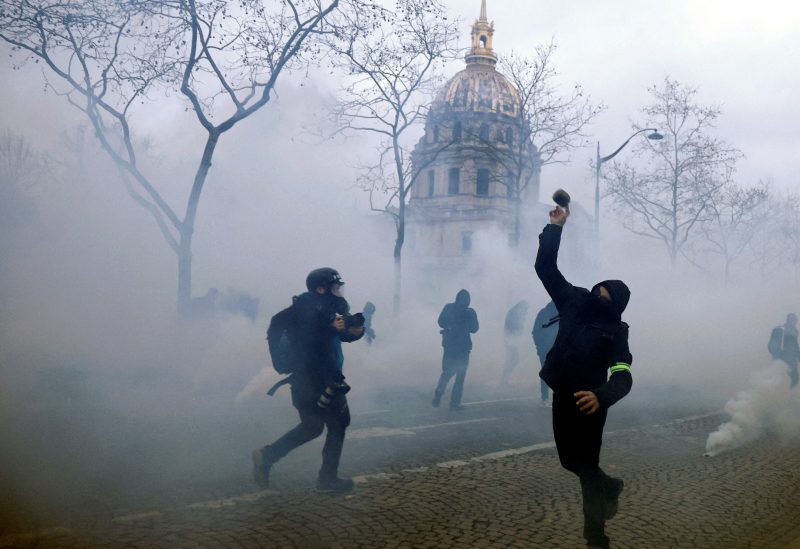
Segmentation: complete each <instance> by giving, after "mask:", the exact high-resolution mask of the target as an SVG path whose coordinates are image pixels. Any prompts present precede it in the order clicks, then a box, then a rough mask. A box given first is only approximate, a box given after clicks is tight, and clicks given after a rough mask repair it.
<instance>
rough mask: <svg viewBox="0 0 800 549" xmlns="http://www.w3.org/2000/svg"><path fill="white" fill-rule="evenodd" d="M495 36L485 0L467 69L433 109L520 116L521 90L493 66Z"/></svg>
mask: <svg viewBox="0 0 800 549" xmlns="http://www.w3.org/2000/svg"><path fill="white" fill-rule="evenodd" d="M493 39H494V23H490V22H489V20H488V19H487V17H486V0H482V2H481V15H480V17H479V18H478V19H477V20H476V21H475V23H474V24H473V25H472V47H471V48H470V51H469V52H468V53H467V56H466V58H465V61H466V63H467V68H466V69H464V70H463V71H461V72H459V73H458V74H456V75H455V76H454V77H453V78H451V79H450V81H449V82H447V84H445V86H444V89H443V90H442V92H441V94H440V95H439V96H438V97H437V99H436V105H435V107H434V108H438V109H443V110H449V111H451V112H485V113H494V114H504V115H506V116H510V117H512V118H516V117H517V116H519V112H520V98H519V93H518V92H517V90H516V88H515V87H514V86H513V85H512V84H511V82H509V81H508V80H507V79H506V77H505V76H503V75H502V74H500V73H499V72H497V70H495V68H494V66H495V65H496V64H497V56H496V55H495V53H494V49H493V48H492V41H493ZM438 109H437V110H438Z"/></svg>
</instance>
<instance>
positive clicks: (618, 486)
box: [605, 478, 625, 520]
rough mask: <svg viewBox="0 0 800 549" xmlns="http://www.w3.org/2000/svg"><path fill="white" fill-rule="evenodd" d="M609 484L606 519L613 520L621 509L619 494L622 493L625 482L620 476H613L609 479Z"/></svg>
mask: <svg viewBox="0 0 800 549" xmlns="http://www.w3.org/2000/svg"><path fill="white" fill-rule="evenodd" d="M608 486H609V487H608V488H607V490H608V492H607V495H606V514H605V517H606V520H611V519H612V518H614V517H615V516H616V515H617V511H619V495H620V494H621V493H622V489H623V488H624V487H625V483H624V482H623V481H622V479H620V478H612V479H610V480H609V483H608Z"/></svg>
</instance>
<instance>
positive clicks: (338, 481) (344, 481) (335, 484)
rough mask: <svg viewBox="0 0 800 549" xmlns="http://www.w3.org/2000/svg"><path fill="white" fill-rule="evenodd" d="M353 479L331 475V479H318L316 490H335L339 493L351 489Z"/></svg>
mask: <svg viewBox="0 0 800 549" xmlns="http://www.w3.org/2000/svg"><path fill="white" fill-rule="evenodd" d="M353 486H354V484H353V481H352V479H349V478H339V477H333V478H331V479H324V480H323V479H318V480H317V490H324V491H326V492H337V493H340V494H343V493H346V492H352V491H353Z"/></svg>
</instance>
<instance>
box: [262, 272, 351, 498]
mask: <svg viewBox="0 0 800 549" xmlns="http://www.w3.org/2000/svg"><path fill="white" fill-rule="evenodd" d="M343 284H344V282H343V281H342V279H341V277H340V276H339V273H338V272H336V271H335V270H334V269H330V268H327V267H325V268H322V269H315V270H313V271H311V273H309V275H308V277H307V278H306V287H307V288H308V291H307V292H306V293H304V294H301V295H299V296H298V297H297V298H296V299H295V300H294V305H293V306H292V309H293V316H292V323H293V325H294V329H293V330H292V334H293V337H294V338H295V339H294V340H293V341H292V347H293V350H294V353H295V355H296V366H295V370H294V372H293V373H292V375H291V376H290V377H289V378H288V382H289V383H291V387H292V405H293V406H294V407H295V408H296V409H297V412H298V413H299V414H300V424H299V425H298V426H297V427H295V428H294V429H292V430H291V431H289V432H288V433H286V434H285V435H283V436H282V437H281V438H279V439H278V440H276V441H275V442H274V443H272V444H271V445H267V446H264V447H263V448H258V449H256V450H253V475H254V478H255V481H256V482H257V483H258V484H259V485H261V486H262V487H265V488H266V487H268V486H269V473H270V469H271V468H272V466H273V465H274V464H275V463H277V462H278V460H280V459H281V458H282V457H283V456H285V455H286V454H288V453H289V452H291V451H292V450H294V449H295V448H297V447H298V446H301V445H302V444H305V443H306V442H308V441H310V440H313V439H315V438H317V437H318V436H319V435H321V434H322V431H323V429H324V428H325V427H327V428H328V434H327V437H326V438H325V445H324V446H323V448H322V468H321V469H320V471H319V477H318V479H317V488H318V489H320V490H331V491H337V492H348V491H350V490H352V489H353V481H352V480H350V479H341V478H339V477H338V470H339V460H340V458H341V455H342V447H343V445H344V437H345V429H346V428H347V426H348V425H350V410H349V408H348V406H347V398H346V397H345V394H346V393H347V392H348V391H349V390H350V386H349V385H347V383H346V382H345V380H344V375H343V374H342V362H343V360H342V357H341V354H340V353H341V342H342V341H345V342H351V341H356V340H358V339H360V338H361V336H362V335H363V334H364V328H363V316H362V317H361V319H360V320H361V321H360V322H359V320H356V321H354V319H356V318H357V317H359V316H361V315H360V314H357V315H350V314H349V312H350V311H349V309H350V308H349V305H348V304H347V301H346V300H345V299H344V298H343V297H342V296H341V287H342V285H343ZM358 324H361V325H360V326H358ZM281 383H283V382H281Z"/></svg>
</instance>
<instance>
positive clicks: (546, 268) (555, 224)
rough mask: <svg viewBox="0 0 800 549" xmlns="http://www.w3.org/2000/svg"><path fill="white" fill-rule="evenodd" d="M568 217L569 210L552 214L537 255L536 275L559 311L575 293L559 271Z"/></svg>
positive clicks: (543, 232)
mask: <svg viewBox="0 0 800 549" xmlns="http://www.w3.org/2000/svg"><path fill="white" fill-rule="evenodd" d="M567 217H569V209H562V208H560V207H557V208H556V209H555V210H553V211H551V212H550V224H549V225H547V226H546V227H545V228H544V230H543V231H542V234H540V235H539V251H538V252H537V253H536V265H535V266H536V275H537V276H538V277H539V280H541V281H542V284H544V289H545V290H547V293H548V294H550V297H551V298H553V302H554V303H555V305H556V308H558V309H559V310H560V309H561V306H562V305H563V304H564V303H566V302H567V301H569V299H570V298H571V297H572V294H573V292H574V287H573V286H572V284H570V283H569V282H567V280H566V279H565V278H564V275H562V274H561V271H559V270H558V264H557V260H558V248H559V246H560V245H561V231H562V229H563V225H564V223H566V221H567Z"/></svg>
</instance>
